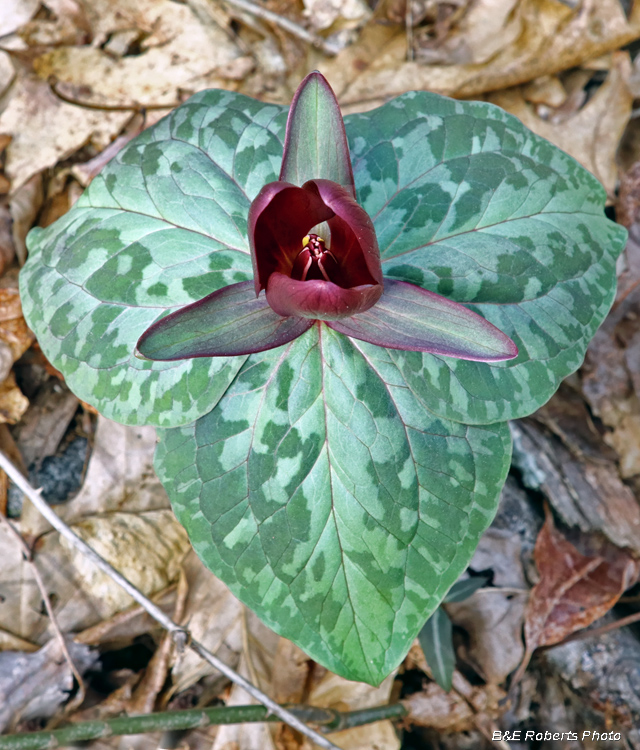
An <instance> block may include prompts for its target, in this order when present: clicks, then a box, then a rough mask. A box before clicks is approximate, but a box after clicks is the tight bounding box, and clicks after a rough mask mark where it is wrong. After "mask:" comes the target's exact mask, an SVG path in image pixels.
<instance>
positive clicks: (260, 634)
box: [191, 574, 400, 750]
mask: <svg viewBox="0 0 640 750" xmlns="http://www.w3.org/2000/svg"><path fill="white" fill-rule="evenodd" d="M209 575H210V574H209ZM240 606H242V605H240ZM241 622H242V634H243V638H242V655H241V658H240V665H239V668H238V669H239V671H240V673H241V674H243V675H244V676H245V677H247V678H248V679H250V680H251V681H252V682H253V683H254V685H258V686H259V687H260V688H261V689H262V690H264V691H265V692H266V693H267V694H269V695H271V696H272V697H277V699H278V700H279V701H283V702H294V701H296V702H297V701H300V700H303V701H304V702H305V703H308V704H309V705H313V706H319V707H321V708H335V709H337V710H342V711H351V710H356V709H359V708H367V707H371V706H379V705H382V704H384V703H387V702H388V701H389V696H390V693H391V687H392V684H393V679H394V676H395V675H390V676H389V677H388V678H387V679H386V680H384V682H383V683H382V684H381V685H379V686H378V687H375V688H374V687H372V686H370V685H367V684H365V683H357V682H351V681H350V680H345V679H344V678H342V677H338V676H337V675H335V674H333V673H331V672H328V671H327V670H325V669H324V668H322V667H320V666H319V665H314V664H313V662H311V661H310V660H309V659H308V657H306V656H305V654H304V653H303V652H302V651H301V650H300V649H299V648H297V647H296V646H295V645H293V644H291V643H289V642H287V641H285V639H283V638H280V637H279V636H277V635H276V634H275V633H274V632H273V631H271V630H270V629H269V628H267V626H266V625H264V624H263V623H262V622H261V621H260V620H259V619H258V618H257V617H256V616H255V615H254V614H253V613H252V612H250V611H249V610H247V609H246V608H244V607H243V611H242V617H241ZM191 630H192V632H193V628H191ZM310 669H311V672H310V671H309V670H310ZM252 702H253V700H252V699H251V698H250V696H248V695H247V694H246V693H245V692H244V690H242V689H241V688H238V687H237V686H234V687H233V688H232V690H231V697H230V699H229V701H227V705H242V704H246V703H252ZM331 741H332V742H333V743H334V744H336V745H337V746H338V747H341V748H344V749H345V750H398V748H399V747H400V744H399V740H398V737H397V735H396V733H395V731H394V729H393V726H392V724H391V722H389V721H383V722H377V723H375V724H371V725H368V726H364V727H357V728H355V729H349V730H347V731H344V732H337V733H332V735H331ZM234 743H236V744H234ZM234 747H235V748H242V749H243V750H244V749H245V748H246V749H247V750H248V749H249V748H261V749H262V750H313V748H315V747H316V745H313V744H310V743H309V741H308V740H306V739H305V738H301V737H300V736H299V735H298V734H296V733H293V732H290V731H289V730H287V729H286V728H283V727H280V726H278V725H264V724H263V725H236V726H223V727H221V728H220V730H219V731H218V734H217V735H216V741H215V744H214V750H231V748H234Z"/></svg>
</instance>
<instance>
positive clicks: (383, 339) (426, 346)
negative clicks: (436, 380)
mask: <svg viewBox="0 0 640 750" xmlns="http://www.w3.org/2000/svg"><path fill="white" fill-rule="evenodd" d="M327 325H328V326H330V327H331V328H333V329H334V330H335V331H338V332H339V333H344V334H345V335H347V336H350V337H351V338H354V339H360V340H361V341H368V342H369V343H370V344H376V345H377V346H384V347H386V348H388V349H403V350H405V351H414V352H415V351H417V352H429V353H431V354H440V355H444V356H447V357H456V358H457V359H469V360H475V361H476V362H500V361H502V360H506V359H513V358H514V357H517V356H518V347H517V346H516V345H515V343H514V342H513V341H512V340H511V339H510V338H509V337H508V336H507V335H506V334H505V333H503V332H502V331H501V330H500V329H499V328H496V327H495V326H494V325H492V324H491V323H489V322H488V321H487V320H485V319H484V318H483V317H481V316H480V315H477V314H476V313H474V312H471V310H468V309H467V308H466V307H465V306H464V305H460V304H459V303H457V302H453V301H452V300H449V299H447V298H446V297H442V296H440V295H439V294H434V293H433V292H428V291H427V290H426V289H422V288H421V287H418V286H415V285H414V284H408V283H406V282H405V281H395V280H392V279H385V280H384V293H383V295H382V297H381V298H380V301H379V302H378V303H377V304H376V305H375V306H374V307H372V308H371V309H370V310H367V311H366V312H363V313H359V314H358V315H353V316H352V317H350V318H345V319H344V320H335V321H333V320H332V321H330V322H328V323H327Z"/></svg>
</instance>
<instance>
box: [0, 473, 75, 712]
mask: <svg viewBox="0 0 640 750" xmlns="http://www.w3.org/2000/svg"><path fill="white" fill-rule="evenodd" d="M7 473H8V472H7ZM0 523H1V524H2V525H3V526H4V527H5V528H6V529H7V530H8V531H9V533H10V534H11V535H12V536H13V537H14V538H15V540H16V541H17V542H18V544H19V545H20V547H21V549H22V555H23V557H24V559H25V562H26V563H27V565H28V566H29V568H30V570H31V573H32V574H33V577H34V578H35V581H36V584H37V586H38V589H39V590H40V597H41V598H42V601H43V602H44V606H45V609H46V610H47V614H48V615H49V620H50V622H51V627H52V629H53V632H54V633H55V636H56V638H57V639H58V641H59V643H60V650H61V651H62V655H63V656H64V658H65V659H66V660H67V664H68V665H69V669H70V670H71V674H72V675H73V676H74V677H75V679H76V681H77V683H78V692H77V693H76V695H75V696H74V698H73V700H72V701H71V702H70V703H69V704H68V705H67V708H66V711H67V712H69V711H72V710H73V709H74V708H76V707H77V706H79V705H80V704H81V703H82V701H83V700H84V696H85V688H84V681H83V679H82V675H81V674H80V672H79V671H78V668H77V667H76V665H75V663H74V661H73V659H72V657H71V654H70V653H69V649H68V648H67V643H66V641H65V639H64V635H62V631H61V630H60V626H59V625H58V620H57V618H56V615H55V612H54V611H53V607H52V606H51V599H49V594H48V592H47V587H46V586H45V585H44V581H43V580H42V576H41V575H40V571H39V570H38V566H37V565H36V564H35V562H34V560H33V551H32V550H31V548H30V547H29V545H28V544H27V542H26V540H25V538H24V537H23V536H22V534H21V533H20V532H19V531H18V529H16V528H15V526H14V525H13V524H12V523H11V521H9V520H8V519H7V518H5V517H4V516H3V515H2V513H0Z"/></svg>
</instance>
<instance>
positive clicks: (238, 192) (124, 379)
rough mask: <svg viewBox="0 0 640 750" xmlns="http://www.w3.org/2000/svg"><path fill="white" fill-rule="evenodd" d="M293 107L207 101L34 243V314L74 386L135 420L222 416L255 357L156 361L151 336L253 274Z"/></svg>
mask: <svg viewBox="0 0 640 750" xmlns="http://www.w3.org/2000/svg"><path fill="white" fill-rule="evenodd" d="M285 117H286V109H285V108H283V107H277V106H271V105H265V104H262V103H260V102H257V101H254V100H253V99H249V98H247V97H244V96H240V95H238V94H233V93H231V92H225V91H208V92H203V93H201V94H197V95H196V96H194V97H192V98H191V99H190V100H189V101H188V102H187V103H186V104H184V105H183V106H181V107H179V108H178V109H176V110H175V111H174V112H173V113H172V114H171V115H170V116H169V117H167V118H165V119H164V120H161V121H160V122H159V123H158V124H157V125H155V126H154V127H152V128H149V129H148V130H146V131H145V132H144V133H143V134H142V135H141V136H139V137H138V138H136V139H135V140H134V141H132V142H131V143H130V144H129V145H128V146H127V147H126V148H125V149H123V151H121V152H120V154H119V155H118V157H117V158H116V159H114V160H113V161H112V162H111V163H110V164H109V165H108V166H107V168H106V169H105V170H104V171H103V172H102V173H101V174H100V175H99V176H98V177H96V178H95V179H94V181H93V182H92V183H91V185H90V187H89V188H88V190H87V191H86V192H85V193H84V195H83V196H82V197H81V198H80V200H79V201H78V202H77V204H76V205H75V206H74V207H73V208H72V209H71V211H69V213H68V214H66V215H65V216H64V217H63V218H62V219H61V220H59V221H58V222H56V223H55V224H54V225H52V226H51V227H49V228H47V229H46V230H44V231H43V230H34V232H32V233H31V234H30V235H29V260H28V262H27V264H26V265H25V267H24V269H23V270H22V272H21V274H20V292H21V296H22V304H23V308H24V312H25V317H26V318H27V321H28V323H29V325H30V327H31V328H32V329H33V330H34V332H35V333H36V335H37V337H38V341H39V342H40V345H41V347H42V349H43V351H44V353H45V354H46V355H47V357H48V358H49V360H50V361H51V362H52V364H53V365H54V366H55V367H57V368H58V369H59V370H61V371H62V372H63V373H64V375H65V378H66V379H67V382H68V383H69V386H70V387H71V389H72V390H73V391H74V392H75V393H76V394H77V395H78V396H80V397H81V398H82V399H84V400H85V401H87V402H89V403H90V404H93V405H94V406H96V407H97V408H98V409H99V410H100V411H101V412H102V413H103V414H105V415H106V416H108V417H110V418H111V419H115V420H117V421H119V422H124V423H127V424H155V425H160V426H175V425H177V424H184V423H187V422H191V421H193V420H194V419H196V418H197V417H199V416H200V415H201V414H205V413H206V412H208V411H209V410H210V409H211V408H212V406H213V405H214V404H215V403H216V402H217V400H218V399H219V398H220V396H221V395H222V393H224V391H225V389H226V388H227V386H228V385H229V383H230V382H231V380H232V379H233V378H234V376H235V374H236V373H237V371H238V369H239V368H240V366H241V365H242V363H243V361H244V358H243V357H235V358H231V359H224V358H218V359H198V360H186V361H181V362H153V363H152V362H149V361H142V360H140V359H137V358H136V357H135V356H134V351H135V345H136V342H137V341H138V338H139V337H140V336H141V334H142V333H143V332H144V331H145V330H146V329H147V328H148V327H149V326H150V325H151V324H152V323H153V322H154V321H155V320H157V319H159V318H160V317H162V316H163V315H165V314H166V312H167V311H170V310H174V309H176V308H178V307H181V306H182V305H185V304H188V303H190V302H195V301H196V300H199V299H201V298H202V297H204V296H206V295H208V294H210V293H211V292H213V291H215V290H217V289H219V288H221V287H223V286H226V285H228V284H233V283H234V282H238V281H246V280H249V279H251V277H252V273H251V260H250V257H249V254H248V243H247V235H246V222H247V213H248V210H249V204H250V202H251V200H252V199H253V198H254V197H255V195H256V194H257V193H258V191H259V190H260V188H261V187H262V186H263V184H264V183H265V182H268V181H270V180H275V179H277V176H278V170H279V168H280V161H281V158H282V139H283V136H284V124H285Z"/></svg>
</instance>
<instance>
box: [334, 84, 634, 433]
mask: <svg viewBox="0 0 640 750" xmlns="http://www.w3.org/2000/svg"><path fill="white" fill-rule="evenodd" d="M346 123H347V134H348V136H349V142H350V147H351V155H352V159H353V167H354V177H355V181H356V188H357V191H358V201H359V203H360V204H361V205H362V206H363V207H364V208H365V209H366V211H367V212H368V213H369V215H370V216H371V218H372V219H373V222H374V225H375V228H376V234H377V237H378V243H379V245H380V251H381V254H382V259H383V263H382V268H383V272H384V274H385V276H388V277H391V278H394V279H398V280H400V281H407V282H410V283H413V284H418V285H419V286H422V287H424V288H425V289H428V290H430V291H432V292H436V293H438V294H442V295H444V296H446V297H448V298H449V299H452V300H455V301H456V302H462V303H473V305H472V306H471V309H472V310H475V311H476V312H478V313H480V315H482V316H483V317H485V318H486V319H487V320H489V321H490V322H491V323H493V324H494V325H495V326H497V327H498V328H499V329H500V330H501V331H503V332H504V333H506V334H507V336H509V337H510V338H512V339H513V340H514V341H515V343H516V345H517V346H518V349H519V356H518V357H517V358H516V359H513V360H509V361H506V362H498V363H482V362H468V361H461V360H456V359H448V358H444V357H439V356H435V355H432V354H420V353H417V352H396V353H394V354H393V357H394V361H395V362H396V363H397V364H398V366H399V367H400V368H401V370H402V372H403V374H404V375H405V377H406V378H407V380H408V381H409V382H410V383H411V385H412V386H413V387H414V388H415V389H416V391H417V392H418V393H420V395H421V397H422V398H423V399H424V401H425V403H426V404H427V405H428V407H429V408H430V409H432V410H433V411H435V412H436V413H438V414H441V415H443V416H446V417H447V418H449V419H453V420H456V421H461V422H467V423H471V424H486V423H489V422H495V421H499V420H505V419H515V418H518V417H522V416H525V415H526V414H530V413H531V412H533V411H535V409H537V408H538V407H539V406H540V405H541V404H543V403H544V402H545V401H546V400H547V399H548V398H549V397H550V396H551V395H552V394H553V393H554V391H555V390H556V388H557V387H558V385H559V383H560V381H561V380H562V379H563V378H565V377H566V376H567V375H569V374H570V373H571V372H573V371H574V370H576V369H577V368H578V367H579V366H580V364H581V363H582V360H583V358H584V353H585V351H586V347H587V344H588V343H589V341H590V340H591V338H592V337H593V335H594V333H595V331H596V329H597V328H598V326H599V325H600V323H602V320H603V319H604V316H605V315H606V313H607V312H608V310H609V308H610V306H611V303H612V301H613V296H614V293H615V261H616V258H617V257H618V255H619V254H620V251H621V250H622V248H623V247H624V242H625V237H626V232H625V230H624V229H623V227H621V226H619V225H617V224H614V223H613V222H611V221H609V220H608V219H606V218H605V217H604V214H603V205H604V200H605V197H606V196H605V192H604V190H603V188H602V186H601V185H600V183H599V182H598V181H597V180H596V179H595V178H594V177H593V176H592V175H591V174H590V173H589V172H587V171H586V170H585V169H583V168H582V167H581V166H580V165H579V164H578V163H577V162H576V161H575V160H574V159H572V158H571V157H570V156H568V155H567V154H565V153H564V152H562V151H560V150H559V149H557V148H555V147H554V146H552V145H551V144H550V143H548V142H547V141H545V140H544V139H543V138H540V137H538V136H536V135H534V134H533V133H531V132H530V131H529V130H527V129H526V128H525V127H524V126H523V125H522V124H521V123H520V122H519V121H518V120H517V119H516V118H515V117H513V116H512V115H509V114H507V113H506V112H504V111H503V110H501V109H499V108H498V107H495V106H493V105H491V104H486V103H483V102H456V101H453V100H451V99H445V98H443V97H440V96H437V95H435V94H429V93H425V92H419V93H417V92H412V93H408V94H404V95H402V96H400V97H398V98H397V99H394V100H393V101H392V102H389V103H388V104H385V105H384V106H382V107H380V108H379V109H376V110H373V111H371V112H367V113H366V114H362V115H350V116H349V117H347V118H346Z"/></svg>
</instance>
